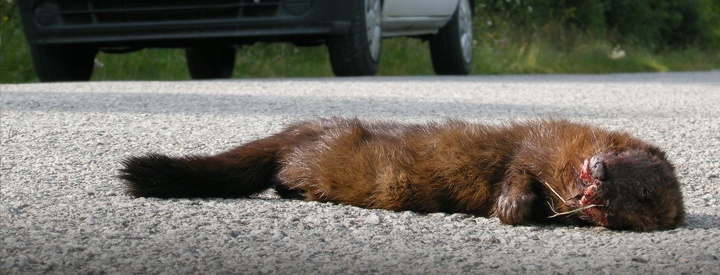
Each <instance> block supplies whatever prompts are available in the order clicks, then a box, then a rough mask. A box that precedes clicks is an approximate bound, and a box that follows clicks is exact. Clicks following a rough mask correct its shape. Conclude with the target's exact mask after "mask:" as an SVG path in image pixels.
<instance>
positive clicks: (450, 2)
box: [382, 0, 460, 37]
mask: <svg viewBox="0 0 720 275" xmlns="http://www.w3.org/2000/svg"><path fill="white" fill-rule="evenodd" d="M459 1H460V0H385V1H383V11H382V29H383V37H392V36H404V35H422V34H434V33H437V31H438V29H440V28H442V27H443V26H445V24H447V22H448V21H449V20H450V18H451V17H452V15H453V13H454V12H455V10H456V9H457V6H458V2H459Z"/></svg>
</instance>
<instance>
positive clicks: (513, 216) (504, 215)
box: [495, 192, 537, 225]
mask: <svg viewBox="0 0 720 275" xmlns="http://www.w3.org/2000/svg"><path fill="white" fill-rule="evenodd" d="M536 199H537V196H536V195H535V194H534V193H531V192H523V193H515V194H512V193H509V192H507V193H506V192H503V194H501V195H500V198H498V201H497V207H496V208H495V214H496V215H497V217H498V218H500V222H502V223H504V224H513V225H516V224H523V223H528V222H530V221H531V219H532V211H533V209H532V207H533V204H534V203H535V200H536Z"/></svg>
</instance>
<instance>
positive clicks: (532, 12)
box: [478, 0, 720, 49]
mask: <svg viewBox="0 0 720 275" xmlns="http://www.w3.org/2000/svg"><path fill="white" fill-rule="evenodd" d="M718 2H720V1H717V0H559V1H551V0H484V1H482V0H481V4H480V5H478V6H479V10H478V12H479V14H481V15H483V16H486V17H489V18H493V19H494V20H496V21H497V20H500V21H508V22H510V23H511V24H513V25H515V26H516V27H519V28H523V29H531V30H537V29H541V28H543V26H545V25H547V24H558V23H559V24H560V25H562V26H563V27H564V28H566V29H577V30H580V31H583V32H587V33H591V34H594V35H605V36H607V37H609V38H610V40H611V41H612V42H614V43H623V44H638V45H641V46H644V47H650V48H653V49H663V48H683V47H687V46H709V45H712V44H713V43H714V42H713V41H716V40H717V39H718V38H719V37H720V34H718V28H719V27H718V24H717V23H718V17H720V10H718V6H720V3H718Z"/></svg>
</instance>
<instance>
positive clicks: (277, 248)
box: [0, 71, 720, 274]
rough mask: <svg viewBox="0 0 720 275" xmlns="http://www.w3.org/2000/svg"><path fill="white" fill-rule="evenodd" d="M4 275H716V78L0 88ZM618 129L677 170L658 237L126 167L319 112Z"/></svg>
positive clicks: (213, 147)
mask: <svg viewBox="0 0 720 275" xmlns="http://www.w3.org/2000/svg"><path fill="white" fill-rule="evenodd" d="M0 89H1V91H0V99H1V103H0V108H1V116H0V120H1V122H0V123H1V124H0V125H1V127H2V139H1V140H0V141H1V142H2V143H1V145H2V146H1V151H0V155H1V156H2V165H1V166H0V168H1V170H0V171H1V172H2V175H1V177H0V182H1V183H2V187H1V191H0V196H1V197H0V200H1V203H0V274H33V273H35V274H39V273H42V274H45V273H50V274H53V273H55V274H58V273H59V274H84V273H92V274H102V273H110V274H129V273H140V274H155V273H166V274H188V273H207V274H214V273H242V274H259V273H277V274H291V273H292V274H296V272H300V273H305V274H344V273H380V274H403V273H409V274H415V273H431V274H449V273H537V272H539V273H561V274H565V273H578V274H600V273H613V274H615V273H632V274H653V273H654V274H657V273H661V274H663V273H667V274H680V273H708V274H709V273H716V274H717V273H719V272H720V259H719V258H720V214H719V213H720V198H719V197H720V162H719V161H718V156H720V72H719V71H714V72H699V73H666V74H619V75H597V76H584V75H578V76H567V75H560V76H550V75H548V76H545V75H542V76H473V77H458V78H453V77H450V78H441V77H407V78H405V77H402V78H382V77H376V78H342V79H340V78H327V79H279V80H278V79H236V80H230V81H211V82H102V83H75V84H73V83H62V84H28V85H2V86H0ZM331 115H334V116H358V117H363V118H375V119H394V120H401V121H427V120H442V119H445V118H460V119H467V120H472V121H477V122H486V123H499V122H503V121H507V120H510V119H519V120H523V119H530V118H537V117H546V116H556V117H567V118H571V119H573V120H577V121H581V122H588V123H592V124H594V125H597V126H601V127H604V128H609V129H616V130H624V131H628V132H630V133H633V134H634V135H636V136H638V137H640V138H642V139H645V140H647V141H649V142H652V143H655V144H657V145H659V146H660V147H661V148H663V149H665V150H666V152H667V153H668V154H669V156H670V159H671V160H672V161H673V162H674V163H675V165H676V167H677V171H678V174H679V177H680V180H681V182H682V183H683V192H684V195H685V201H686V207H687V213H688V217H687V225H686V226H684V227H681V228H678V229H675V230H670V231H660V232H652V233H636V232H623V231H611V230H606V229H603V228H596V227H573V226H547V225H531V226H515V227H513V226H507V225H503V224H500V223H499V221H498V220H497V219H495V218H482V217H473V216H468V215H458V214H454V215H449V214H440V213H435V214H417V213H412V212H391V211H382V210H366V209H361V208H356V207H350V206H342V205H333V204H323V203H316V202H302V201H293V200H280V199H277V198H275V197H274V194H271V193H268V194H263V195H262V196H261V197H260V198H257V199H233V200H222V199H212V200H201V199H172V200H160V199H144V198H141V199H133V198H131V197H129V196H128V195H126V194H125V193H124V192H123V186H122V185H121V183H120V182H119V181H118V180H117V179H116V178H115V175H116V174H117V172H116V171H117V169H118V168H119V167H120V164H119V161H120V160H121V159H122V158H124V157H127V156H130V155H136V154H142V153H146V152H160V153H168V154H173V155H181V154H190V153H193V154H202V153H208V154H209V153H216V152H220V151H223V150H225V149H229V148H231V147H233V146H235V145H238V144H240V143H242V142H247V141H249V140H252V139H255V138H259V137H263V136H266V135H268V134H269V133H272V132H274V131H278V130H280V129H282V127H283V125H286V124H287V123H289V122H293V121H297V120H300V119H303V118H313V117H318V116H331Z"/></svg>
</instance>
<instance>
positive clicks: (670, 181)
mask: <svg viewBox="0 0 720 275" xmlns="http://www.w3.org/2000/svg"><path fill="white" fill-rule="evenodd" d="M576 183H577V188H578V189H579V194H577V195H576V196H575V197H574V198H572V200H571V201H572V203H574V204H575V206H576V207H577V208H579V209H583V210H581V211H580V215H579V216H580V218H581V219H583V220H586V221H588V222H591V223H593V224H596V225H601V226H605V227H608V228H614V229H631V230H638V231H652V230H658V229H672V228H676V227H677V226H679V225H682V224H683V223H684V219H685V209H684V206H683V199H682V193H681V190H680V184H679V182H678V180H677V177H676V175H675V168H674V167H673V166H672V164H670V162H668V161H667V160H666V159H665V156H664V154H663V153H661V152H659V150H649V151H647V150H636V149H630V150H624V151H620V152H612V151H611V152H605V153H599V154H596V155H593V156H590V157H588V158H587V159H586V160H585V161H584V162H583V164H582V165H581V167H580V172H579V175H578V179H577V180H576Z"/></svg>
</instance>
